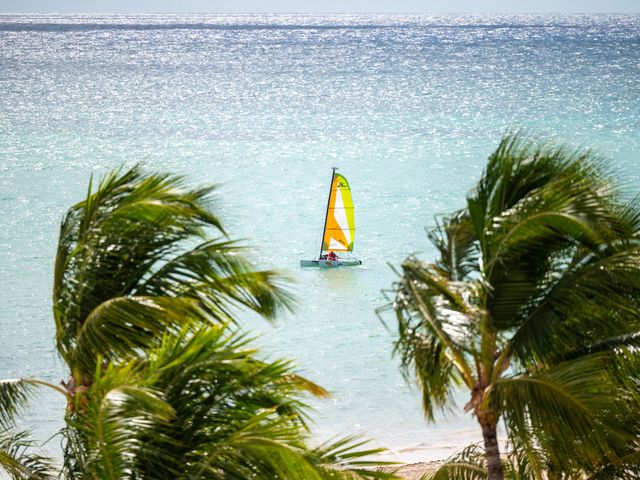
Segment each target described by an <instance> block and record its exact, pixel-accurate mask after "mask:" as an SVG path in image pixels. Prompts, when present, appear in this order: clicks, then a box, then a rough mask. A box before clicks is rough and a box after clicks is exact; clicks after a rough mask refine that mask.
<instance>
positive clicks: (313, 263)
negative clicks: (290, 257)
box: [300, 259, 362, 268]
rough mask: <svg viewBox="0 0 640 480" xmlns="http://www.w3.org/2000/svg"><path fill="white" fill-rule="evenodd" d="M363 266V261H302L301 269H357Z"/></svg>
mask: <svg viewBox="0 0 640 480" xmlns="http://www.w3.org/2000/svg"><path fill="white" fill-rule="evenodd" d="M357 265H362V260H355V259H353V260H347V259H340V260H300V266H301V267H320V268H334V267H355V266H357Z"/></svg>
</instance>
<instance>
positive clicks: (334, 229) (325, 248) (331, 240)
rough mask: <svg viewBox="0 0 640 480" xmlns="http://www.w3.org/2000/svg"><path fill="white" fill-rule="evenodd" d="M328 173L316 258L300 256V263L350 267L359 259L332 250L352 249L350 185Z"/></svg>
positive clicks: (352, 222) (335, 174)
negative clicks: (329, 181) (318, 249)
mask: <svg viewBox="0 0 640 480" xmlns="http://www.w3.org/2000/svg"><path fill="white" fill-rule="evenodd" d="M336 170H337V168H336V167H333V172H332V173H331V188H330V190H329V200H328V201H327V211H326V213H325V216H324V228H323V230H322V243H321V244H320V254H319V255H318V259H317V260H300V266H301V267H352V266H355V265H362V260H358V259H355V258H340V257H338V256H337V255H336V254H335V253H334V252H353V239H354V237H355V233H356V225H355V222H354V218H353V200H352V199H351V188H350V187H349V182H348V181H347V179H346V178H345V176H344V175H341V174H339V173H336Z"/></svg>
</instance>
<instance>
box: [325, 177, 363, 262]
mask: <svg viewBox="0 0 640 480" xmlns="http://www.w3.org/2000/svg"><path fill="white" fill-rule="evenodd" d="M355 233H356V226H355V222H354V217H353V200H352V199H351V189H350V188H349V182H348V181H347V179H346V178H345V177H344V176H343V175H340V174H336V175H335V176H334V177H333V183H332V184H331V195H330V197H329V211H328V212H327V226H326V228H325V230H324V236H323V239H322V249H323V250H324V251H332V252H351V251H353V239H354V238H355Z"/></svg>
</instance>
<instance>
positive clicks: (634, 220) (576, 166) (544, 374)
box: [390, 135, 640, 479]
mask: <svg viewBox="0 0 640 480" xmlns="http://www.w3.org/2000/svg"><path fill="white" fill-rule="evenodd" d="M639 232H640V210H638V208H637V206H636V204H635V203H634V202H631V203H629V204H625V203H624V202H622V200H621V194H620V193H619V191H618V190H617V189H616V186H615V184H614V183H613V182H612V180H611V178H610V175H608V174H607V172H606V169H605V167H604V164H603V162H602V161H600V160H598V159H597V158H596V157H595V156H594V155H593V154H592V153H591V152H588V151H587V152H584V151H577V152H569V151H567V150H566V149H564V148H555V147H545V146H540V145H536V144H534V143H533V142H531V141H528V140H527V139H523V138H522V137H520V136H518V135H507V136H506V137H505V138H503V140H502V141H501V142H500V145H499V146H498V148H497V150H496V151H495V152H494V153H493V154H492V155H491V156H490V158H489V162H488V165H487V167H486V169H485V171H484V173H483V175H482V177H481V179H480V180H479V182H478V185H477V187H476V188H475V190H474V191H472V192H471V193H470V194H469V196H468V197H467V201H466V206H465V207H464V208H463V209H461V210H459V211H457V212H454V213H453V214H451V215H449V216H446V217H444V218H443V219H442V220H441V221H438V222H437V224H436V227H435V228H433V229H432V230H431V231H430V232H429V238H430V240H431V241H432V243H433V244H434V246H435V247H436V249H437V251H438V254H439V256H438V258H437V260H436V261H435V262H433V263H425V262H422V261H420V260H418V259H417V258H416V257H414V256H411V257H409V258H407V259H406V260H405V261H404V263H403V264H402V271H401V272H400V279H399V280H398V281H397V283H396V284H395V285H394V294H393V298H392V302H391V304H390V307H392V308H393V310H394V311H395V313H396V317H397V321H398V329H399V337H398V339H397V342H396V353H397V354H398V355H399V356H400V358H401V362H402V365H403V368H404V371H405V374H407V375H409V374H410V373H411V372H413V373H414V374H415V375H416V377H417V381H418V383H419V385H420V387H421V390H422V398H423V405H424V411H425V414H426V417H427V418H428V419H429V420H433V419H434V416H433V415H434V412H435V411H436V410H437V409H438V408H440V407H443V406H445V405H447V404H449V403H450V402H451V401H452V398H451V393H452V391H454V390H455V389H458V388H461V387H465V388H466V389H468V391H469V394H470V395H469V402H468V403H467V405H466V406H465V409H466V410H468V411H471V412H472V413H473V415H475V418H476V419H477V421H478V423H479V424H480V427H481V430H482V436H483V443H484V456H485V461H486V464H485V466H486V469H487V472H488V478H490V479H502V478H503V474H504V473H503V468H502V464H501V460H500V450H499V444H498V439H497V426H498V423H499V422H500V421H501V420H504V423H505V427H506V430H507V435H508V436H509V438H510V439H511V440H512V443H513V444H514V448H515V449H517V450H518V452H519V453H521V454H522V455H523V456H524V457H523V458H525V457H526V458H527V462H528V463H529V465H530V466H531V471H533V472H537V473H536V476H540V475H542V474H541V473H540V472H543V471H546V472H547V473H546V474H547V475H549V476H551V477H553V476H554V475H556V474H559V472H565V473H567V472H569V473H572V474H576V473H575V472H588V471H594V470H596V469H597V468H598V465H602V462H603V461H605V464H606V463H608V464H616V462H618V463H620V462H623V458H624V457H625V455H626V454H627V453H629V452H630V450H631V451H632V450H633V449H634V448H635V450H636V451H637V440H636V439H637V438H638V436H637V434H638V433H639V430H638V428H637V427H638V422H637V421H636V422H635V424H634V422H627V421H625V420H624V418H623V417H624V416H625V415H626V414H627V413H628V412H630V411H637V407H638V398H640V397H638V395H637V394H638V377H637V374H634V375H633V378H632V379H630V377H628V376H627V375H626V374H624V375H623V374H621V373H620V372H633V371H634V370H632V369H630V368H628V367H629V363H630V362H633V361H634V358H635V357H636V352H637V350H636V349H637V346H638V337H639V336H638V335H637V332H638V331H640V321H639V319H640V317H639V316H638V313H639V312H640V296H639V292H640V241H639V239H640V237H639V235H638V233H639ZM635 371H636V372H637V370H635ZM625 412H626V413H625ZM636 418H637V415H636ZM630 442H631V443H630ZM630 445H634V446H635V447H633V448H631V447H630ZM636 457H637V456H636ZM635 469H636V471H638V467H637V465H636V467H635Z"/></svg>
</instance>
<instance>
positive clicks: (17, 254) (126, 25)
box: [0, 15, 640, 458]
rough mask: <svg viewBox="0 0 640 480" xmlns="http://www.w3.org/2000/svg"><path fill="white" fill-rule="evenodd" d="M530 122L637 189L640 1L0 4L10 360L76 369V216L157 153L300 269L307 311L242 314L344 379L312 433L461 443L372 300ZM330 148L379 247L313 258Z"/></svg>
mask: <svg viewBox="0 0 640 480" xmlns="http://www.w3.org/2000/svg"><path fill="white" fill-rule="evenodd" d="M521 127H523V128H526V129H528V130H529V131H532V132H535V133H537V134H539V135H541V136H544V137H547V138H550V139H556V140H559V141H564V140H567V141H568V142H570V144H571V145H586V146H591V147H594V148H595V149H596V151H597V152H599V153H601V154H602V155H603V156H604V157H605V158H606V159H608V161H609V162H610V163H611V165H612V169H614V170H615V171H617V172H618V174H619V175H620V176H621V177H622V178H624V180H625V181H626V183H627V185H628V186H629V187H630V189H631V190H635V191H638V190H640V181H639V178H638V164H639V156H638V154H639V152H640V17H639V16H628V15H579V16H554V15H544V16H486V15H482V16H481V15H455V16H429V15H335V16H327V15H322V16H316V15H179V16H174V15H127V16H121V15H105V16H86V15H74V16H66V15H65V16H62V15H3V16H0V305H1V308H0V332H1V334H0V378H7V377H17V376H25V375H29V376H37V377H40V378H44V379H46V380H49V381H52V382H56V383H57V382H58V381H59V380H61V379H63V378H65V377H66V373H65V371H64V368H63V367H62V364H61V362H60V360H59V359H58V358H57V356H56V353H55V349H54V343H53V335H54V326H53V320H52V315H51V300H50V297H51V288H52V270H53V258H54V255H55V245H56V240H57V235H58V227H59V222H60V220H61V218H62V215H63V213H64V212H65V210H66V209H67V208H68V207H69V206H70V205H72V204H73V203H75V202H77V201H79V200H80V199H81V198H83V197H84V195H85V193H86V189H87V182H88V179H89V177H90V176H91V175H93V176H94V177H99V176H100V175H102V174H103V173H105V172H106V171H107V170H109V169H111V168H113V167H116V166H119V165H122V164H124V165H131V164H134V163H136V162H142V163H143V164H144V165H145V167H146V168H148V169H149V170H161V171H171V172H176V173H179V174H183V175H186V176H187V178H188V179H189V180H190V181H191V182H192V183H193V184H194V185H195V184H202V183H217V184H219V185H220V188H219V190H218V193H219V197H218V202H217V204H216V209H217V210H216V211H218V212H219V213H220V214H221V215H222V217H223V219H224V221H225V224H226V225H228V226H229V230H230V232H231V233H232V235H233V236H234V237H236V238H246V239H247V243H249V244H251V245H253V246H255V247H256V248H257V250H256V252H255V253H254V259H255V260H256V262H257V263H258V264H259V265H261V266H263V267H277V268H280V269H283V270H284V271H286V272H287V273H288V275H290V276H291V277H292V278H293V279H294V280H295V286H294V287H293V289H294V290H295V292H296V294H297V298H298V301H299V305H298V308H297V310H296V312H295V313H294V314H291V315H287V316H286V317H284V318H282V319H281V321H280V322H279V323H278V324H277V325H276V326H275V327H274V326H269V325H267V324H265V323H264V322H262V321H259V320H256V319H254V318H249V317H247V318H245V319H243V322H244V323H245V324H246V325H247V326H249V327H251V328H253V329H255V330H257V331H259V332H262V337H261V339H260V343H261V345H263V346H264V348H265V350H266V351H267V352H268V353H269V355H271V356H273V357H277V356H286V357H291V358H294V359H296V361H297V362H298V363H299V364H300V365H301V368H302V371H303V373H304V374H305V375H306V376H308V377H310V378H311V379H313V380H315V381H317V382H318V383H320V384H321V385H323V386H325V387H327V388H328V389H329V390H331V391H332V392H333V394H334V395H333V398H332V399H330V400H328V401H315V400H313V401H312V404H313V406H314V407H315V410H316V413H315V414H314V417H313V418H314V420H315V425H314V426H313V431H314V434H315V435H316V437H317V438H319V439H327V438H330V437H332V436H334V435H338V434H348V433H354V432H361V433H364V434H365V435H367V436H369V437H372V438H373V439H375V441H376V443H377V444H380V445H384V446H389V447H394V448H401V447H406V446H417V447H420V448H425V449H427V451H426V453H424V452H423V453H421V454H420V455H424V456H425V457H426V458H434V457H435V458H437V457H442V456H446V455H447V454H449V453H451V452H452V451H453V449H455V448H456V447H458V446H460V445H464V444H465V443H467V442H471V441H475V440H477V439H479V429H478V428H477V426H476V424H475V423H474V421H473V420H472V419H471V418H470V417H469V416H467V415H466V414H463V413H461V412H460V410H453V411H452V412H450V413H448V414H447V415H446V416H445V417H444V418H442V417H441V420H440V421H439V422H438V423H436V424H435V425H427V424H426V423H425V422H424V420H423V417H422V414H421V407H420V399H419V393H418V391H417V389H415V388H410V387H408V386H407V385H406V384H405V383H404V381H403V379H402V377H401V375H400V373H399V371H398V366H397V361H396V360H392V359H391V351H392V337H393V332H392V331H387V330H386V329H385V328H384V326H383V325H382V323H381V322H380V321H379V320H378V319H377V317H376V316H375V314H374V310H375V309H376V308H377V307H379V306H381V305H383V304H384V303H385V299H384V296H383V294H382V292H381V290H382V289H384V288H388V287H389V286H390V285H391V283H392V282H393V280H394V278H395V276H394V275H395V274H394V273H393V271H392V270H391V268H390V267H389V266H388V265H387V262H390V263H391V264H394V265H398V264H399V263H400V262H401V261H402V259H403V258H405V257H406V256H407V255H409V254H411V253H418V254H419V255H420V256H421V257H423V258H425V259H428V258H431V257H432V256H433V255H434V251H433V249H432V248H431V247H430V246H429V245H428V243H427V241H426V238H425V234H424V227H425V226H429V225H432V223H433V216H434V215H435V214H438V213H443V212H449V211H452V210H454V209H457V208H459V207H461V206H462V205H463V201H464V196H465V194H466V193H467V192H468V190H469V189H470V188H471V187H472V185H473V184H474V182H475V181H476V180H477V179H478V177H479V175H480V174H481V171H482V168H483V167H484V164H485V161H486V158H487V156H488V154H489V153H490V152H491V150H492V149H493V148H494V147H495V145H496V143H497V141H498V140H499V138H500V136H501V135H502V133H503V132H505V131H506V130H507V129H510V128H521ZM332 166H339V167H340V168H341V172H342V173H343V174H344V175H346V176H347V178H348V179H349V180H350V183H351V185H352V188H353V197H354V201H355V203H356V221H357V228H358V232H357V239H356V253H357V255H358V256H359V257H360V258H362V259H363V261H364V265H363V266H362V267H361V268H354V269H349V270H346V269H345V270H334V271H318V270H313V269H309V270H301V269H299V268H298V266H297V265H298V261H299V259H301V258H311V257H312V256H314V255H316V254H317V249H318V246H319V245H318V243H319V230H320V228H321V226H322V225H321V223H322V216H323V213H324V208H325V205H326V203H325V202H326V197H325V195H326V192H327V189H328V181H329V178H330V172H331V170H330V167H332ZM388 321H389V325H391V327H392V330H393V321H392V319H391V318H388ZM464 402H465V397H464V396H460V404H461V405H463V404H464ZM63 410H64V405H63V403H62V401H61V399H60V398H57V397H56V395H54V394H49V393H43V394H42V395H41V397H40V398H39V399H38V400H37V401H36V402H34V406H33V408H32V410H31V412H30V414H29V417H28V418H27V419H26V422H27V423H31V422H33V423H35V425H36V434H37V435H38V437H39V438H40V439H46V438H48V437H49V436H50V435H51V434H53V433H54V432H55V431H56V430H57V429H58V428H59V427H60V426H61V424H62V415H63ZM57 443H58V441H57V440H54V441H52V442H51V444H50V445H49V449H50V450H51V451H54V452H58V451H59V447H58V446H57Z"/></svg>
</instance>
